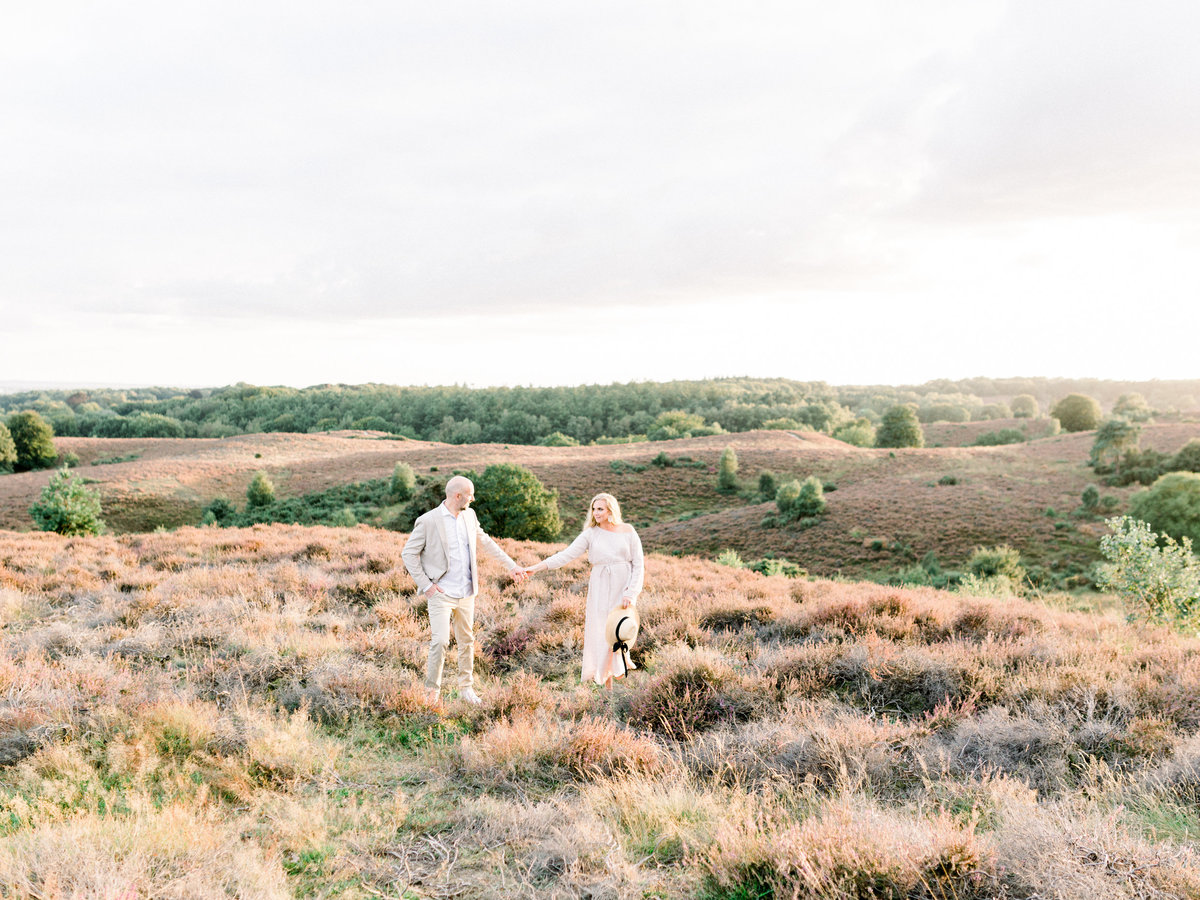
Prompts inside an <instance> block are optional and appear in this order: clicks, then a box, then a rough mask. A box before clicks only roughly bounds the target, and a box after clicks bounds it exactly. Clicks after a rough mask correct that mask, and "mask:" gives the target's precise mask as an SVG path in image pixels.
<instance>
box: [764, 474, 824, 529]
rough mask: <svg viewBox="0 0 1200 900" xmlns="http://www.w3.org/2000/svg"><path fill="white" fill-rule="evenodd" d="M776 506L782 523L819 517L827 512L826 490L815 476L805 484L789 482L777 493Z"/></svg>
mask: <svg viewBox="0 0 1200 900" xmlns="http://www.w3.org/2000/svg"><path fill="white" fill-rule="evenodd" d="M775 506H776V507H777V508H778V509H779V519H780V521H782V522H795V521H798V520H800V519H807V518H811V517H813V516H819V515H820V514H821V513H823V512H824V511H825V489H824V488H823V487H822V486H821V481H820V479H819V478H817V476H815V475H809V476H808V477H807V478H806V479H804V481H803V482H799V481H796V480H792V481H789V482H787V483H786V484H784V485H782V486H781V487H780V488H779V490H778V491H777V492H776V494H775Z"/></svg>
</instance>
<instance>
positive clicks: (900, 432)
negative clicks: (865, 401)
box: [875, 405, 925, 447]
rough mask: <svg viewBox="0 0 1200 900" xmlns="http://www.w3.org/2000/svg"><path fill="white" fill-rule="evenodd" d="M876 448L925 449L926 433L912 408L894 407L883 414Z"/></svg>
mask: <svg viewBox="0 0 1200 900" xmlns="http://www.w3.org/2000/svg"><path fill="white" fill-rule="evenodd" d="M875 446H876V447H924V446H925V433H924V432H923V431H921V423H920V422H919V421H917V412H916V410H914V409H913V408H912V407H911V406H908V405H900V406H893V407H892V408H891V409H889V410H888V411H887V412H886V413H884V414H883V421H882V422H880V423H879V430H878V431H877V432H876V433H875Z"/></svg>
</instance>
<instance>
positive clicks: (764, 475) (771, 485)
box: [758, 469, 779, 500]
mask: <svg viewBox="0 0 1200 900" xmlns="http://www.w3.org/2000/svg"><path fill="white" fill-rule="evenodd" d="M778 490H779V485H778V483H777V481H776V479H775V473H774V472H771V471H768V470H767V469H764V470H763V471H761V472H759V473H758V493H759V496H760V497H762V498H763V499H764V500H774V499H775V492H776V491H778Z"/></svg>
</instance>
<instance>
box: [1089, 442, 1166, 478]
mask: <svg viewBox="0 0 1200 900" xmlns="http://www.w3.org/2000/svg"><path fill="white" fill-rule="evenodd" d="M1174 462H1175V458H1174V457H1173V456H1171V455H1169V454H1167V453H1163V452H1161V451H1159V450H1155V449H1153V448H1152V447H1147V448H1146V449H1144V450H1140V449H1135V450H1128V451H1126V452H1125V453H1124V454H1123V455H1122V456H1121V461H1120V463H1119V464H1118V465H1117V466H1116V467H1115V469H1114V471H1113V472H1112V474H1110V475H1109V476H1108V477H1107V478H1106V479H1105V483H1106V484H1110V485H1125V484H1133V483H1134V482H1136V483H1138V484H1144V485H1151V484H1154V482H1155V481H1157V480H1158V479H1159V478H1160V477H1161V476H1163V475H1165V474H1166V473H1167V472H1171V471H1174V469H1175V465H1174Z"/></svg>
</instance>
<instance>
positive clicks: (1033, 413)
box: [1009, 394, 1041, 419]
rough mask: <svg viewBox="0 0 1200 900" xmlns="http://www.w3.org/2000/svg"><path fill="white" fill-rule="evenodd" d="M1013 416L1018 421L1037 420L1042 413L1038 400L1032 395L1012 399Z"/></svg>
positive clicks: (1019, 395) (1022, 395) (1020, 395)
mask: <svg viewBox="0 0 1200 900" xmlns="http://www.w3.org/2000/svg"><path fill="white" fill-rule="evenodd" d="M1009 405H1010V406H1011V407H1012V414H1013V417H1014V418H1017V419H1036V418H1037V417H1038V414H1039V413H1040V412H1041V407H1039V406H1038V402H1037V398H1036V397H1034V396H1033V395H1032V394H1018V395H1017V396H1015V397H1013V398H1012V403H1011V404H1009Z"/></svg>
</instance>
